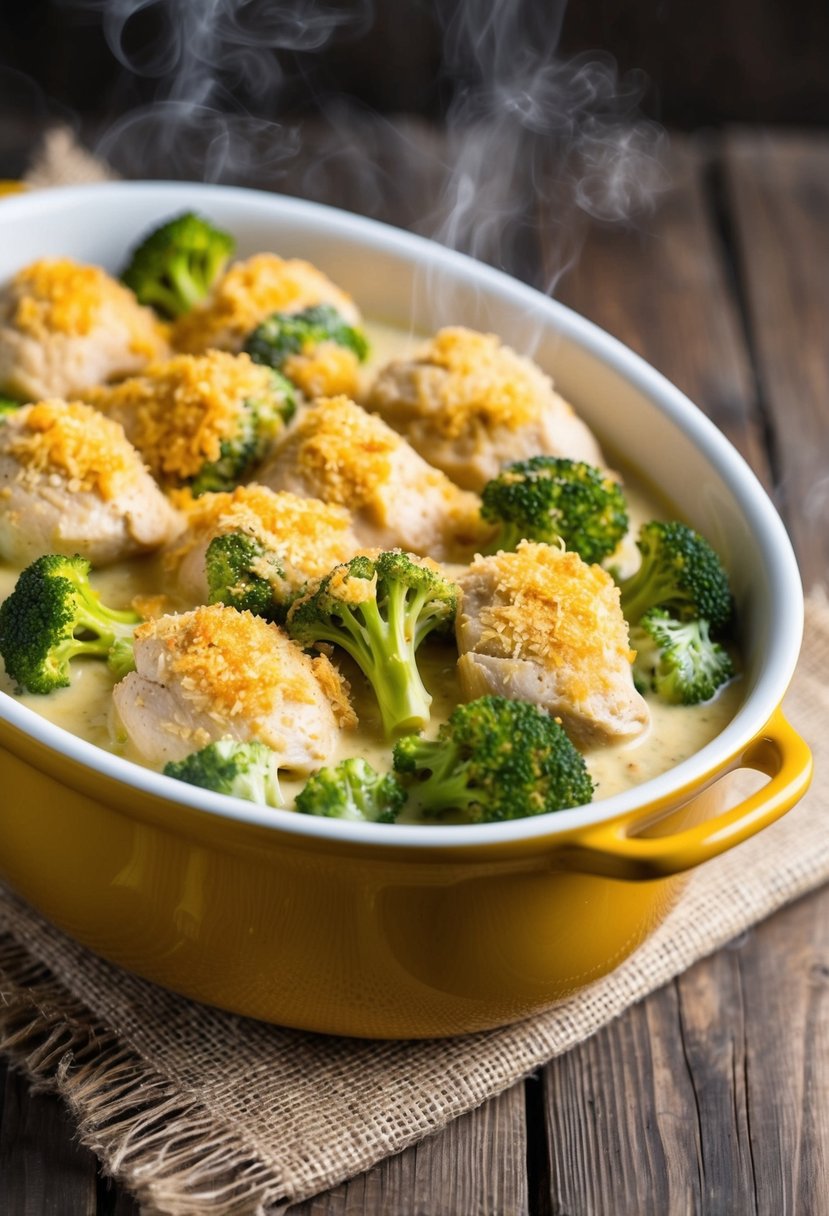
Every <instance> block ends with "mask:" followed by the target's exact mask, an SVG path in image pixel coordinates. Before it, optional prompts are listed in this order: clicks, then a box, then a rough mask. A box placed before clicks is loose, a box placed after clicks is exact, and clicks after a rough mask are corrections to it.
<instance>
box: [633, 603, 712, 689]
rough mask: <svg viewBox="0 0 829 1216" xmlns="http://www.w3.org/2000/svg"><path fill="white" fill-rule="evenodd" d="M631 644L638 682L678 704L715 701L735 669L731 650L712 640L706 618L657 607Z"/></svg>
mask: <svg viewBox="0 0 829 1216" xmlns="http://www.w3.org/2000/svg"><path fill="white" fill-rule="evenodd" d="M630 644H631V646H633V647H634V649H635V650H636V659H635V661H634V664H633V678H634V682H635V683H636V687H637V688H638V689H639V691H640V692H642V693H646V692H650V691H653V692H655V693H657V694H658V696H660V697H662V699H663V700H665V701H669V702H671V704H674V705H698V704H699V703H700V702H701V701H710V700H711V698H712V697H713V696H714V694H715V693H716V692H717V690H718V689H719V688H721V687H722V685H723V684H725V683H727V682H728V680H730V679H731V677H732V676H733V675H734V665H733V663H732V662H731V658H730V656H729V654H728V651H727V650H725V649H724V647H722V646H720V644H719V643H718V642H713V641H712V640H711V637H710V633H709V625H708V621H706V620H702V619H698V620H693V621H678V620H676V619H675V618H674V617H672V616H670V615H669V614H668V613H667V612H665V611H663V610H662V609H661V608H651V610H650V612H646V613H645V614H644V616H642V617H641V618H640V620H639V624H638V625H636V626H634V628H633V629H632V630H631V634H630Z"/></svg>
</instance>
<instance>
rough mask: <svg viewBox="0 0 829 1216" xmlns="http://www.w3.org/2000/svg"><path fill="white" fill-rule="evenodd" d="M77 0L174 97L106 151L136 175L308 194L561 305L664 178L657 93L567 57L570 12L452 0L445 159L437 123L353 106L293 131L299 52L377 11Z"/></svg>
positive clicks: (269, 1) (144, 113)
mask: <svg viewBox="0 0 829 1216" xmlns="http://www.w3.org/2000/svg"><path fill="white" fill-rule="evenodd" d="M63 2H64V3H65V4H67V5H69V6H70V7H72V8H74V9H81V10H84V11H86V12H93V13H95V14H96V15H100V19H101V21H102V25H103V30H104V33H105V36H106V39H107V42H108V44H109V46H110V48H111V50H112V53H113V54H114V55H115V56H116V57H117V59H118V60H119V62H120V63H121V64H122V65H123V67H124V68H125V69H127V71H128V72H129V73H131V74H132V75H133V76H135V77H142V78H148V79H150V80H152V81H154V82H156V83H155V89H156V100H155V101H154V102H153V103H152V104H149V105H144V106H142V107H141V108H138V109H133V110H131V111H130V112H128V113H127V114H126V115H125V116H124V117H123V118H120V119H119V120H118V121H117V122H116V123H115V124H114V125H113V126H111V127H110V128H109V129H108V130H107V131H106V132H105V133H104V135H103V136H102V137H101V139H100V140H99V143H98V149H97V150H98V151H99V152H100V153H101V154H102V155H103V156H105V157H106V158H107V159H108V160H109V161H110V162H111V163H113V164H114V166H115V167H116V169H117V170H118V171H119V172H121V173H122V174H124V175H125V176H128V177H141V176H165V177H166V176H177V177H183V178H189V179H194V178H195V179H201V180H205V181H213V182H217V181H222V182H230V183H234V184H243V185H247V184H257V185H263V186H270V187H272V188H280V187H284V185H285V182H286V181H289V182H290V183H291V188H292V189H297V183H300V184H299V189H300V191H301V192H302V193H304V194H306V195H307V196H309V197H316V198H323V199H326V201H331V199H332V198H335V199H336V200H337V201H339V202H340V204H341V205H344V206H347V207H351V208H352V209H353V210H356V211H361V212H363V213H365V214H370V215H375V216H381V217H382V216H384V215H385V214H387V213H389V212H391V213H392V214H394V215H395V217H396V218H398V220H400V219H403V220H405V221H407V222H409V223H410V225H411V226H412V227H415V228H417V229H418V230H419V231H421V232H423V233H425V234H426V235H429V236H434V237H436V238H437V239H438V240H440V241H442V242H444V243H445V244H447V245H449V246H451V247H453V248H456V249H461V250H464V251H466V252H469V253H472V254H473V255H474V256H476V257H478V258H481V259H483V260H486V261H489V262H491V263H493V264H495V265H499V266H503V267H505V268H508V269H511V270H512V271H513V272H514V273H515V272H517V273H520V274H522V275H523V276H524V277H527V278H530V279H532V280H534V281H535V282H536V283H537V284H538V285H539V286H543V287H545V288H546V289H547V290H550V291H552V290H553V288H554V286H555V283H556V281H557V279H558V276H559V275H560V274H561V272H562V270H563V269H565V268H566V266H567V265H568V264H569V263H570V262H571V261H572V259H573V258H574V256H575V252H576V250H577V248H578V245H579V240H580V234H581V229H582V226H583V222H584V220H585V218H586V217H594V218H596V219H598V220H601V221H606V222H608V221H620V220H627V219H629V218H630V217H631V216H633V215H635V214H636V212H637V211H639V210H640V209H641V208H642V207H643V205H645V204H646V203H647V201H648V200H649V199H650V197H651V196H652V194H653V193H654V190H655V189H656V188H657V186H658V184H659V181H660V170H659V151H660V138H661V136H660V131H659V129H658V128H657V127H656V126H655V125H653V124H649V123H646V122H643V121H641V120H640V119H639V118H638V105H639V102H640V99H641V92H642V81H641V80H640V79H638V78H637V77H635V76H628V77H625V78H622V79H620V78H619V74H618V72H617V70H616V66H615V63H614V62H613V60H612V59H611V58H610V57H608V56H601V55H595V56H581V57H578V58H575V59H570V60H565V59H563V58H561V57H560V56H559V55H558V54H557V48H558V43H559V37H560V31H561V24H562V21H563V17H564V10H565V0H551V2H547V3H537V2H533V0H434V4H435V12H436V14H437V17H438V19H439V22H440V25H441V28H442V31H443V39H444V41H443V66H442V75H443V77H444V83H445V84H446V86H447V89H448V88H451V90H452V99H451V101H450V103H449V106H448V113H447V132H448V134H447V140H446V142H444V143H442V144H441V145H440V147H439V148H438V147H435V146H434V145H431V146H430V145H429V143H428V140H427V139H426V138H425V136H424V131H423V128H422V127H420V128H418V127H417V125H412V124H411V123H407V122H405V121H399V122H396V123H391V122H390V121H389V120H388V119H385V118H382V117H380V116H378V115H376V114H374V113H371V112H367V111H366V110H365V109H363V108H359V107H357V106H356V105H355V104H354V103H353V102H349V101H347V100H345V99H333V100H332V99H330V98H329V99H326V101H325V103H324V104H321V110H322V118H321V120H316V121H315V123H314V126H313V132H310V133H309V131H308V129H307V127H306V129H305V130H303V128H302V127H301V126H300V125H299V124H297V123H296V122H287V121H285V119H284V117H283V111H284V99H285V84H286V79H285V68H284V63H285V57H286V55H287V56H288V57H289V58H290V55H291V54H293V53H304V54H307V53H310V52H319V51H322V50H324V49H325V48H326V47H328V46H329V45H330V44H331V43H332V41H333V40H334V39H341V38H343V37H355V36H358V35H359V34H362V33H365V31H366V30H367V29H368V28H369V26H370V24H371V20H372V15H373V14H372V3H371V0H355V2H351V3H348V4H343V3H335V2H334V0H331V2H328V3H326V2H325V0H282V2H275V0H63ZM142 22H143V23H144V26H147V27H148V29H149V32H147V30H146V29H145V30H144V33H143V36H138V34H137V33H136V31H137V30H139V32H140V29H141V23H142ZM400 36H401V37H405V29H404V28H403V27H401V33H400ZM242 99H244V101H243V100H242ZM311 146H312V147H313V154H312V155H310V156H309V154H308V149H309V147H311ZM426 180H428V187H429V188H428V190H425V189H424V182H425V181H426ZM334 182H336V191H334V190H333V189H332V187H333V183H334ZM426 195H428V197H429V199H430V200H431V204H430V206H429V207H428V208H426V209H425V210H424V208H423V207H422V206H420V207H417V208H413V209H412V211H411V213H407V210H406V200H407V197H412V198H414V199H421V200H422V199H423V197H424V196H426ZM542 226H543V229H544V234H545V241H544V244H545V253H546V258H545V262H544V268H543V270H542V269H540V264H541V258H540V256H539V239H538V237H539V231H540V228H541V227H542Z"/></svg>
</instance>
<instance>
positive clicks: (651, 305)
mask: <svg viewBox="0 0 829 1216" xmlns="http://www.w3.org/2000/svg"><path fill="white" fill-rule="evenodd" d="M712 158H713V152H712V150H711V149H710V147H709V145H708V144H707V143H706V142H704V141H700V140H692V139H682V138H679V137H676V138H675V139H674V140H673V142H672V144H671V147H670V150H669V154H668V159H667V163H666V169H667V173H668V177H669V181H670V185H669V186H668V188H667V189H666V191H665V193H664V195H663V196H662V197H661V198H660V199H658V200H657V202H656V205H655V210H654V212H653V214H652V215H650V216H647V217H642V218H640V220H639V222H638V224H637V225H636V226H635V227H634V228H630V229H620V228H618V227H616V228H612V227H600V226H595V227H593V228H592V229H591V230H590V232H589V235H588V238H587V240H586V242H585V245H584V248H583V249H582V250H581V253H580V254H579V257H578V260H577V261H576V263H575V265H574V267H573V268H572V269H571V270H570V271H569V272H567V273H566V274H565V275H564V277H563V279H562V282H561V285H560V289H559V292H558V294H559V296H560V298H561V299H562V301H563V302H564V303H565V304H569V305H570V306H571V307H572V308H574V309H575V310H576V311H577V312H580V313H582V314H583V315H584V316H586V317H589V318H590V320H591V321H595V322H596V323H597V324H598V325H601V326H602V328H603V329H606V330H608V331H609V332H610V333H612V334H613V335H614V336H615V337H617V338H620V339H621V340H622V341H623V342H624V343H626V345H628V346H630V347H631V348H632V349H633V350H635V351H636V352H637V353H638V354H640V355H642V356H643V357H644V358H645V359H647V360H648V362H649V363H652V364H653V365H654V366H655V367H656V368H657V369H658V370H659V371H661V372H663V373H664V374H665V375H666V376H667V377H668V379H669V380H672V381H673V382H674V384H676V385H677V386H678V387H679V388H681V389H682V391H683V392H684V393H687V394H688V396H689V397H690V398H691V400H692V401H693V402H695V404H696V405H698V406H699V407H700V409H702V410H703V412H704V413H706V414H707V415H708V416H709V418H712V419H713V420H714V421H715V422H716V423H717V425H718V426H719V427H720V429H721V430H722V431H723V432H724V433H725V434H726V436H727V437H728V438H729V439H730V440H731V442H732V443H733V444H734V445H735V447H736V448H737V449H738V451H740V452H742V454H743V455H744V456H745V457H746V459H747V460H748V461H749V463H750V464H751V465H752V466H753V468H754V469H755V471H757V472H758V474H759V475H760V476H761V478H762V479H763V480H764V481H765V482H766V483H768V480H769V471H768V467H767V462H766V457H765V452H764V447H763V433H762V419H761V416H760V414H759V411H758V408H757V404H756V399H755V397H756V395H755V391H754V380H753V373H752V368H751V365H750V362H749V359H748V355H747V351H746V346H745V342H744V335H743V330H742V324H741V318H740V313H739V309H738V307H737V304H736V301H735V299H734V296H733V294H732V292H731V291H730V283H729V267H728V264H727V261H726V259H725V257H724V252H725V251H724V249H723V246H722V238H721V234H720V231H719V227H718V224H717V222H716V219H717V216H716V212H715V200H714V199H712V197H711V193H710V191H709V189H708V186H707V182H708V176H709V170H710V165H711V162H712ZM552 248H553V251H555V245H553V246H552ZM546 273H547V274H548V275H550V276H552V275H553V274H554V268H553V267H548V269H547V272H546Z"/></svg>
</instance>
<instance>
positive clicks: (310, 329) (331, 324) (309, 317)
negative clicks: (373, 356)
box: [244, 304, 368, 368]
mask: <svg viewBox="0 0 829 1216" xmlns="http://www.w3.org/2000/svg"><path fill="white" fill-rule="evenodd" d="M322 342H335V343H336V344H337V346H344V347H346V348H347V349H348V350H351V351H353V352H354V354H355V355H356V356H357V358H358V359H359V361H360V362H361V363H363V362H364V361H365V360H366V358H367V357H368V342H367V340H366V337H365V335H364V334H363V332H362V330H359V329H356V328H355V327H354V326H353V325H348V324H347V323H346V322H345V321H344V320H343V319H342V317H341V316H340V314H339V313H338V312H337V310H336V308H332V307H331V305H330V304H316V305H314V307H313V308H305V309H303V310H302V312H293V313H289V312H275V313H272V314H271V316H269V317H268V318H267V320H265V321H263V322H262V324H261V325H257V327H256V329H254V330H253V332H252V333H251V334H250V335H249V336H248V339H247V342H246V343H245V348H244V349H245V350H246V351H247V353H248V354H249V355H250V357H251V358H252V359H253V360H254V362H255V363H264V364H265V365H266V366H267V367H275V368H282V366H283V365H284V363H285V361H286V359H288V358H289V357H290V356H291V355H301V354H308V353H309V352H310V351H312V350H313V349H314V347H316V346H319V345H320V343H322Z"/></svg>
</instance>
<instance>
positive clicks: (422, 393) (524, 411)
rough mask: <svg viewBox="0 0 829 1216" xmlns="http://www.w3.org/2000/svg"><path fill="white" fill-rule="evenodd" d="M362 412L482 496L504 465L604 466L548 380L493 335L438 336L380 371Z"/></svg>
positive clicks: (456, 331)
mask: <svg viewBox="0 0 829 1216" xmlns="http://www.w3.org/2000/svg"><path fill="white" fill-rule="evenodd" d="M366 408H367V409H370V410H374V411H376V412H377V413H378V414H379V415H380V417H381V418H383V419H385V421H386V422H388V423H389V425H390V426H393V427H394V428H395V430H398V431H399V432H400V433H401V434H402V435H404V436H405V437H406V439H407V440H408V441H409V443H410V444H411V445H412V447H413V448H414V449H415V450H416V451H417V452H419V453H420V454H421V456H423V457H424V458H425V459H426V460H428V461H429V463H430V464H433V465H435V466H436V467H437V468H438V469H441V470H442V471H443V472H444V473H445V474H446V475H447V477H450V478H451V479H452V481H454V482H455V483H456V484H457V485H459V486H462V487H463V488H464V489H466V490H476V491H480V490H482V489H483V487H484V486H485V485H486V483H487V482H488V481H490V480H491V479H492V478H493V477H495V476H497V474H498V473H499V472H500V470H501V469H502V468H503V466H504V465H505V464H509V463H510V462H511V461H514V460H524V459H526V458H527V457H529V456H537V455H546V456H566V457H568V458H569V459H571V460H584V461H586V462H587V463H588V464H594V465H599V466H603V465H604V458H603V456H602V453H601V449H600V448H599V445H598V443H597V442H596V439H595V438H594V436H593V434H592V433H591V431H590V430H589V429H588V428H587V426H586V425H585V424H584V423H583V422H582V421H581V419H580V418H578V417H577V416H576V414H575V413H574V412H573V408H572V406H570V405H568V403H567V402H566V401H565V400H564V398H563V397H560V396H559V395H558V393H556V392H555V391H554V389H553V384H552V381H551V380H550V378H549V377H548V376H545V375H544V373H543V372H542V371H541V369H540V368H539V367H537V366H536V365H535V364H534V363H533V362H532V361H531V360H530V359H525V358H523V357H522V356H521V355H518V354H516V353H515V351H514V350H511V349H510V348H509V347H508V346H503V345H501V342H500V340H499V339H498V338H497V337H496V336H495V335H494V334H481V333H476V332H475V331H474V330H471V329H463V328H451V329H442V330H440V331H439V332H438V333H437V334H436V335H435V337H434V338H432V340H431V341H430V342H427V343H426V344H425V345H424V346H423V347H422V348H421V349H420V351H418V352H417V354H415V355H414V357H412V358H410V359H396V360H394V361H393V362H392V363H390V364H389V365H388V366H387V367H385V368H384V369H383V370H382V371H381V372H380V374H379V375H378V376H377V379H376V380H375V381H374V383H373V385H372V386H371V388H370V389H369V392H368V396H367V399H366Z"/></svg>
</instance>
